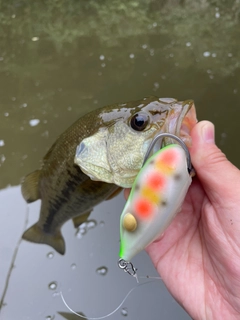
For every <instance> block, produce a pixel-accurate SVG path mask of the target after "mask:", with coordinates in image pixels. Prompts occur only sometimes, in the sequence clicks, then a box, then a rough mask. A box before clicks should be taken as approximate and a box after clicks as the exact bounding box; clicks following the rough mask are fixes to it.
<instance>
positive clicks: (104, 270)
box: [96, 267, 108, 276]
mask: <svg viewBox="0 0 240 320" xmlns="http://www.w3.org/2000/svg"><path fill="white" fill-rule="evenodd" d="M107 272H108V269H107V267H99V268H97V269H96V273H97V274H99V275H100V276H105V275H106V274H107Z"/></svg>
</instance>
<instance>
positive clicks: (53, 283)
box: [48, 281, 57, 290]
mask: <svg viewBox="0 0 240 320" xmlns="http://www.w3.org/2000/svg"><path fill="white" fill-rule="evenodd" d="M48 288H49V289H50V290H56V289H57V282H56V281H52V282H50V283H49V285H48Z"/></svg>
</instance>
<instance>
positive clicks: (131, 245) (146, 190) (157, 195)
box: [118, 133, 194, 276]
mask: <svg viewBox="0 0 240 320" xmlns="http://www.w3.org/2000/svg"><path fill="white" fill-rule="evenodd" d="M166 137H168V138H171V139H173V140H177V142H178V143H179V144H176V143H174V144H169V145H167V146H166V147H164V148H162V149H160V150H159V151H157V152H156V153H154V154H153V155H152V156H151V157H150V158H149V159H148V157H149V154H150V153H151V152H152V149H153V147H154V145H155V143H156V142H157V141H158V140H159V139H163V138H166ZM171 141H172V140H171ZM161 144H162V142H161ZM161 144H160V145H161ZM193 172H194V170H193V168H192V165H191V159H190V154H189V151H188V149H187V147H186V145H185V143H184V142H183V141H182V140H181V139H180V138H178V137H177V136H175V135H172V134H168V133H162V134H159V135H158V136H156V137H155V139H154V140H153V142H152V143H151V145H150V147H149V149H148V152H147V154H146V156H145V161H144V165H143V167H142V169H141V170H140V172H139V173H138V175H137V177H136V179H135V181H134V184H133V187H132V190H131V193H130V195H129V198H128V200H127V203H126V205H125V207H124V209H123V212H122V214H121V217H120V252H119V256H120V259H119V262H118V265H119V267H120V268H122V269H124V271H126V272H128V273H129V274H130V275H133V276H134V275H135V274H136V269H135V268H134V267H133V265H132V263H131V262H130V260H131V259H132V258H133V257H134V256H135V255H136V254H137V253H138V252H140V251H142V250H143V249H144V248H146V246H148V245H149V244H150V243H151V242H153V241H154V240H156V239H157V238H158V237H159V236H161V235H162V234H163V232H164V231H165V230H166V228H167V227H168V226H169V225H170V223H171V222H172V220H173V219H174V217H175V216H176V214H177V213H178V212H179V211H180V209H181V205H182V203H183V201H184V198H185V196H186V193H187V191H188V188H189V186H190V184H191V182H192V176H193Z"/></svg>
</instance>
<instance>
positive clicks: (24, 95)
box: [0, 0, 240, 320]
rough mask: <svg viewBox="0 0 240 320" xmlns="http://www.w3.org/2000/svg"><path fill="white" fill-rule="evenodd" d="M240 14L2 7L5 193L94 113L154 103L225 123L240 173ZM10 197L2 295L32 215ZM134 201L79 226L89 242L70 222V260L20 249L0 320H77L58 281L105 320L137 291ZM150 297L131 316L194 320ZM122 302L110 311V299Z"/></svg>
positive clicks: (0, 163)
mask: <svg viewBox="0 0 240 320" xmlns="http://www.w3.org/2000/svg"><path fill="white" fill-rule="evenodd" d="M239 17H240V4H239V2H238V1H237V0H229V1H223V0H214V1H213V0H208V1H203V0H202V1H198V2H194V3H192V1H189V0H183V1H181V0H172V1H159V0H158V1H157V0H149V1H132V0H130V1H129V0H128V1H127V0H124V1H120V0H114V1H111V2H109V1H106V2H95V1H91V0H90V1H87V2H86V1H67V2H66V1H63V0H53V1H50V2H49V3H47V4H46V3H45V2H32V3H31V4H29V2H28V1H24V0H19V1H11V2H8V1H4V0H0V83H1V86H0V189H3V188H6V187H7V186H9V185H11V186H15V185H18V184H19V182H20V180H21V178H22V177H23V176H24V175H25V174H26V173H29V172H32V171H33V170H35V169H36V168H38V167H39V165H40V161H41V159H42V157H43V156H44V154H45V153H46V151H47V149H48V148H49V147H50V146H51V144H52V143H53V142H54V141H55V139H56V137H57V136H58V135H59V134H60V133H62V132H63V131H64V130H65V129H66V128H67V127H68V126H69V125H70V124H71V123H73V122H74V121H75V120H76V119H78V118H79V117H80V116H81V115H82V114H84V113H85V112H87V111H90V110H94V109H96V108H98V107H101V106H103V105H107V104H112V103H116V102H121V101H128V100H137V99H140V98H142V97H144V96H149V95H156V96H159V97H167V96H169V97H175V98H177V99H178V100H181V99H186V98H192V99H194V100H195V104H196V107H197V112H198V118H199V120H201V119H209V120H211V121H213V122H214V123H215V125H216V141H217V143H218V145H219V146H220V147H221V148H222V149H223V151H224V152H225V153H226V155H227V156H228V158H229V159H230V160H231V161H233V162H234V163H235V164H236V165H238V166H240V160H239V158H240V155H239V148H238V141H237V139H236V135H237V134H238V121H237V117H239V116H240V109H239V102H240V98H239V94H240V92H239V90H240V89H239V83H240V68H239V67H240V65H239V61H240V50H239V38H240V26H239ZM0 197H1V202H0V206H1V211H0V212H1V224H0V226H1V227H0V228H1V229H0V237H1V242H0V243H1V247H0V260H1V270H0V274H1V279H0V289H1V293H2V292H3V289H4V286H5V281H6V278H7V273H8V271H9V268H10V266H11V260H12V257H13V256H14V250H15V248H16V246H17V243H18V241H19V239H20V237H21V234H22V230H23V227H24V223H25V218H26V212H27V206H26V204H25V202H24V201H23V199H22V198H21V195H20V188H19V187H11V188H6V189H4V190H2V191H1V193H0ZM123 204H124V200H123V198H122V196H121V195H120V196H119V197H118V198H117V199H114V200H112V201H111V202H109V203H106V204H102V205H101V206H99V207H98V209H97V210H96V211H94V212H93V215H92V216H91V219H93V217H94V220H91V223H93V221H96V222H97V223H96V224H95V223H93V224H91V225H87V226H86V225H85V227H84V231H82V230H79V229H78V232H77V234H79V235H81V241H78V236H75V230H74V228H73V227H72V225H71V224H70V222H69V223H68V224H67V225H66V226H65V227H64V234H66V240H67V246H68V248H69V250H68V252H67V254H66V256H64V257H60V256H59V255H58V254H57V253H55V252H52V251H49V248H48V247H46V246H44V245H43V246H36V245H34V244H30V243H26V242H21V243H20V247H19V252H18V255H17V257H16V261H15V262H14V268H13V269H12V275H11V278H10V282H9V287H8V290H7V292H6V297H5V298H6V299H5V303H6V304H7V305H6V306H5V307H3V310H2V312H1V314H0V319H4V320H5V319H6V320H15V319H19V320H21V319H34V320H35V319H47V317H52V319H56V320H58V319H64V318H65V319H75V318H74V317H75V315H71V314H69V312H64V306H63V305H62V303H61V301H60V300H57V299H58V298H59V297H57V296H52V294H54V293H56V292H55V289H53V290H49V288H48V285H50V283H53V282H56V283H57V288H56V290H58V289H64V290H65V292H66V293H67V297H68V300H71V301H72V304H71V305H73V307H74V310H79V309H81V310H82V311H83V312H84V313H86V314H89V315H94V314H95V316H99V315H101V314H106V313H108V311H109V309H111V308H110V307H111V306H112V305H113V304H114V306H113V307H115V305H117V304H119V302H120V301H121V299H122V296H123V295H124V294H123V292H125V293H126V292H127V291H128V288H129V287H132V286H133V285H134V284H133V283H131V284H130V286H129V283H128V282H129V278H127V279H126V277H125V276H126V275H125V274H124V275H122V274H121V272H120V273H118V270H117V271H115V270H116V261H117V252H118V223H119V222H118V217H119V214H120V212H121V209H122V207H123ZM29 210H30V213H29V221H28V225H30V224H33V223H35V222H36V221H37V220H38V212H39V203H34V204H31V205H30V206H29ZM110 212H111V214H112V215H110V214H109V213H110ZM113 226H114V227H113ZM89 229H91V230H90V231H91V232H90V231H89V232H85V231H86V230H87V231H88V230H89ZM84 232H85V234H84V236H83V233H84ZM70 249H71V250H70ZM137 259H139V262H138V263H136V264H138V265H140V266H143V268H146V269H144V270H145V274H150V275H152V274H154V271H153V269H151V267H152V266H151V263H150V262H149V261H148V259H147V257H146V255H144V254H143V256H141V258H137ZM73 266H74V267H73ZM76 266H77V267H76ZM99 266H105V268H106V269H107V273H106V275H105V276H104V277H100V276H99V273H98V272H96V270H97V269H98V268H103V267H99ZM149 268H150V269H149ZM72 270H74V272H72ZM149 270H150V271H149ZM114 272H115V273H114ZM143 273H144V272H143ZM76 279H77V280H76ZM119 279H120V280H119ZM103 281H104V282H103ZM98 287H99V288H101V290H102V291H103V290H104V292H106V297H105V298H106V299H105V300H101V299H100V298H99V297H101V298H102V299H104V297H103V295H102V291H101V290H99V289H98ZM102 288H104V289H102ZM116 288H117V289H116ZM155 289H156V288H155ZM98 290H99V291H98ZM148 290H149V291H148ZM119 292H120V293H119ZM145 292H147V294H148V296H149V295H150V296H151V294H152V292H154V293H155V297H154V298H153V297H152V296H151V297H152V298H151V299H145V300H148V301H147V302H146V305H145V306H143V307H144V308H145V309H146V310H147V313H144V312H145V311H144V310H145V309H144V308H143V309H141V310H140V315H139V313H137V312H138V310H137V307H136V306H137V305H138V304H139V299H142V296H141V294H143V295H144V290H143V291H142V292H141V294H139V295H137V294H136V296H135V297H134V298H132V299H133V300H131V305H130V306H128V305H127V306H126V307H127V313H128V316H131V317H132V319H139V320H141V319H147V318H149V312H150V310H151V311H152V316H151V319H159V316H158V315H159V312H160V311H159V310H160V309H159V308H160V307H159V304H158V303H157V306H156V299H157V301H159V299H158V298H156V296H157V297H158V296H159V295H160V296H161V301H162V303H163V305H162V307H161V315H162V318H163V319H169V318H174V312H175V314H176V313H177V312H178V316H177V318H178V319H187V316H186V315H185V313H184V312H183V311H182V310H181V309H180V308H179V307H178V306H177V304H174V307H172V306H173V302H172V300H171V298H170V297H169V295H168V294H167V292H166V290H165V288H164V286H163V285H161V286H160V287H159V288H158V291H156V290H155V291H154V288H150V289H149V288H145ZM86 296H87V297H91V298H92V299H90V300H91V301H90V302H89V298H88V299H86ZM16 297H17V299H16ZM113 297H114V299H115V300H114V302H113V303H112V304H111V306H109V303H108V302H109V300H107V298H108V299H113ZM145 297H146V296H145ZM134 299H135V300H134ZM152 300H153V301H155V305H154V304H153V302H152ZM95 301H99V302H98V303H96V302H95ZM134 301H135V304H134ZM169 301H170V306H169ZM106 306H109V308H107V307H106ZM112 309H114V308H112ZM59 310H60V311H59ZM62 310H63V311H62ZM163 310H167V311H166V313H165V314H164V312H163ZM123 316H124V315H122V314H121V312H119V313H118V314H116V315H114V316H113V317H112V318H110V317H109V319H122V318H123ZM175 318H176V317H175ZM78 319H80V318H78Z"/></svg>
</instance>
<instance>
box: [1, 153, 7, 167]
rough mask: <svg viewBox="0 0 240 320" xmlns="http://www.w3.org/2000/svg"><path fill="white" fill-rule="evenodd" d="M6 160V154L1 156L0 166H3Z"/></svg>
mask: <svg viewBox="0 0 240 320" xmlns="http://www.w3.org/2000/svg"><path fill="white" fill-rule="evenodd" d="M5 160H6V157H5V156H4V154H2V155H1V156H0V166H1V163H3V162H4V161H5Z"/></svg>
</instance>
